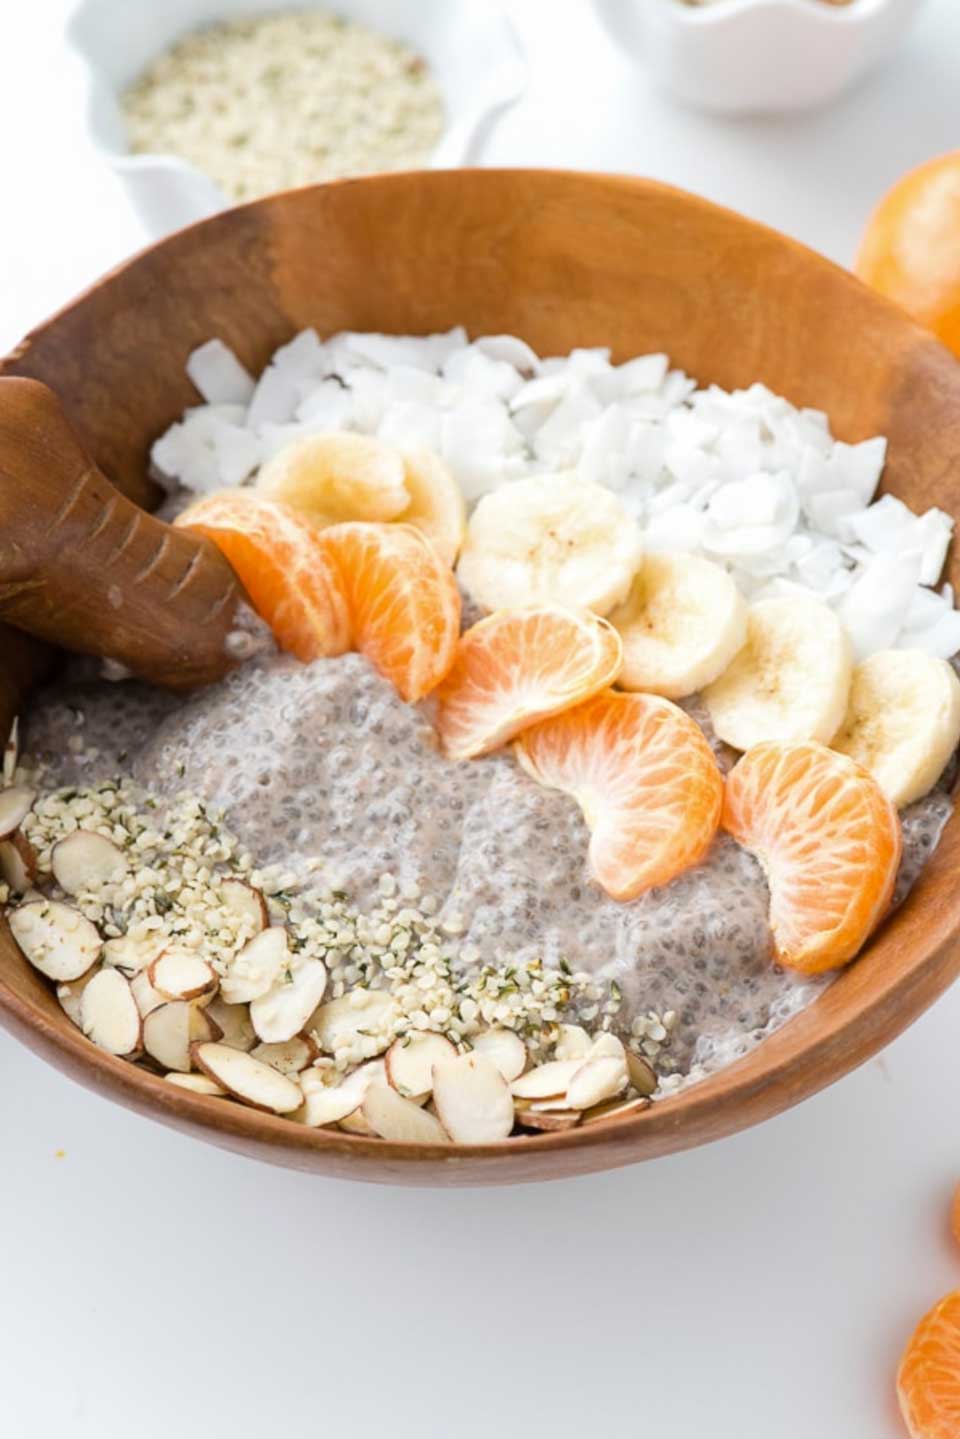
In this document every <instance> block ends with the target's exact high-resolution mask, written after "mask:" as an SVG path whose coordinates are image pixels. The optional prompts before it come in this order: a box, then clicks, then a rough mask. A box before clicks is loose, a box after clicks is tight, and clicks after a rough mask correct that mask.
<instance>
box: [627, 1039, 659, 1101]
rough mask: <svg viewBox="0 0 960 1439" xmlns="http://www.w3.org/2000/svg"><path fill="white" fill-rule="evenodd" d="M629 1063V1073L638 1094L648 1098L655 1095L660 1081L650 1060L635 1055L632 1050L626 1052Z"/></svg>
mask: <svg viewBox="0 0 960 1439" xmlns="http://www.w3.org/2000/svg"><path fill="white" fill-rule="evenodd" d="M625 1055H626V1061H627V1073H628V1074H629V1076H630V1083H631V1084H632V1085H633V1087H634V1089H635V1090H636V1091H637V1093H638V1094H640V1095H643V1096H646V1095H649V1094H653V1092H654V1091H655V1089H656V1087H657V1085H658V1084H659V1083H660V1080H659V1079H658V1078H657V1071H656V1070H655V1069H654V1067H653V1065H652V1064H651V1063H650V1061H649V1060H647V1059H644V1058H643V1056H642V1055H639V1054H634V1052H633V1050H632V1049H628V1050H626V1051H625Z"/></svg>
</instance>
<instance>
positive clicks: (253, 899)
mask: <svg viewBox="0 0 960 1439" xmlns="http://www.w3.org/2000/svg"><path fill="white" fill-rule="evenodd" d="M220 893H221V894H222V896H223V903H224V905H225V907H226V908H227V909H228V910H229V911H230V913H231V914H233V915H236V916H237V918H238V919H241V920H246V921H247V923H248V925H249V927H250V932H251V934H259V933H260V931H261V930H262V929H266V928H267V925H268V924H269V923H270V911H269V909H268V908H267V901H266V899H265V898H264V896H263V892H262V891H261V890H259V889H256V888H255V886H254V885H252V884H247V883H246V881H245V880H242V879H232V878H231V879H225V880H224V881H223V883H222V884H221V886H220Z"/></svg>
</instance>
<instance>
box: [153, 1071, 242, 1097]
mask: <svg viewBox="0 0 960 1439" xmlns="http://www.w3.org/2000/svg"><path fill="white" fill-rule="evenodd" d="M163 1077H164V1079H165V1080H166V1081H167V1083H168V1084H175V1085H176V1086H177V1088H178V1089H189V1090H190V1092H191V1093H192V1094H212V1095H217V1096H218V1097H220V1098H222V1097H223V1096H224V1095H225V1094H226V1092H227V1091H226V1090H225V1089H224V1088H223V1086H222V1085H219V1084H218V1083H217V1081H216V1080H215V1079H211V1078H210V1076H209V1075H208V1074H165V1075H164V1076H163Z"/></svg>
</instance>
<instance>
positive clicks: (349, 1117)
mask: <svg viewBox="0 0 960 1439" xmlns="http://www.w3.org/2000/svg"><path fill="white" fill-rule="evenodd" d="M337 1127H338V1128H339V1129H342V1130H343V1132H344V1134H362V1135H363V1137H364V1139H379V1138H380V1136H379V1134H378V1133H377V1131H376V1130H375V1129H374V1127H373V1125H372V1124H371V1123H370V1121H369V1119H368V1118H367V1116H366V1115H365V1114H364V1112H363V1108H362V1107H360V1108H357V1109H355V1110H354V1111H353V1113H352V1114H345V1115H344V1117H343V1118H342V1119H341V1120H340V1123H339V1125H338V1126H337Z"/></svg>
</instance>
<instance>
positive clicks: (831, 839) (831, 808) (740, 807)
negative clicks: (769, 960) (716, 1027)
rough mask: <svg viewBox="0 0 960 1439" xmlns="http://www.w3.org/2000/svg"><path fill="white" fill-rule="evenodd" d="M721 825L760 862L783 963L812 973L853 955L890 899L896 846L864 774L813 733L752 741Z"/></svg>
mask: <svg viewBox="0 0 960 1439" xmlns="http://www.w3.org/2000/svg"><path fill="white" fill-rule="evenodd" d="M723 826H724V828H725V829H726V830H728V831H729V833H730V834H732V835H733V837H734V839H736V840H738V841H739V843H740V844H742V845H743V846H744V847H745V848H746V849H749V850H751V851H752V852H753V853H754V854H755V855H756V857H757V859H758V860H759V861H760V863H761V864H762V866H763V868H764V871H765V873H766V876H767V881H768V883H769V885H770V927H771V929H772V930H773V938H774V943H775V945H776V949H777V957H778V959H779V960H780V962H781V964H785V965H788V966H789V967H790V968H791V969H799V970H802V971H803V972H804V973H806V974H818V973H820V971H821V970H825V969H834V968H836V966H838V965H841V964H846V963H847V962H848V961H849V960H851V959H853V957H854V956H855V955H856V954H857V952H858V951H859V949H860V948H861V946H862V945H863V943H864V942H865V940H866V939H867V937H868V935H869V934H870V933H871V931H872V930H873V928H874V926H875V925H877V924H878V923H879V921H880V920H881V919H882V918H883V915H884V913H885V912H886V910H887V907H888V905H889V904H890V897H891V895H892V893H893V886H894V882H895V880H896V877H897V867H898V865H899V863H900V853H901V849H902V838H901V832H900V821H899V818H898V817H897V811H896V809H895V808H894V806H893V805H892V804H891V803H890V801H889V800H888V799H887V798H886V796H885V795H884V793H883V791H882V790H881V789H880V786H879V785H878V784H877V782H876V781H875V780H874V779H873V778H872V777H871V776H870V775H869V774H868V773H867V771H866V770H865V769H861V767H860V766H859V765H858V764H855V763H854V761H853V760H851V759H849V758H848V757H847V756H846V755H842V754H836V753H834V751H833V750H829V749H827V748H826V746H825V745H821V744H816V743H815V742H814V741H812V740H811V741H809V742H808V743H804V744H759V745H755V746H754V748H753V749H751V750H748V751H747V753H746V754H745V755H744V756H743V758H742V759H741V760H740V761H739V762H738V763H737V764H736V765H734V767H733V769H732V770H731V771H730V774H729V775H728V776H727V784H726V797H725V800H724V807H723Z"/></svg>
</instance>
